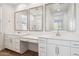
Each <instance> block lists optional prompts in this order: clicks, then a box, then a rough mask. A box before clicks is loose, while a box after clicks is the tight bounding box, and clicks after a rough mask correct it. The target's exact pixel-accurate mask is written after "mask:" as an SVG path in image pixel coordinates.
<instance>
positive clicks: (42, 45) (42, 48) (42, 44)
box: [38, 38, 46, 56]
mask: <svg viewBox="0 0 79 59" xmlns="http://www.w3.org/2000/svg"><path fill="white" fill-rule="evenodd" d="M38 51H39V52H38V53H39V56H46V39H42V38H39V40H38Z"/></svg>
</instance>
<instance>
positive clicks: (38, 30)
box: [29, 6, 43, 31]
mask: <svg viewBox="0 0 79 59" xmlns="http://www.w3.org/2000/svg"><path fill="white" fill-rule="evenodd" d="M39 7H41V8H42V15H41V16H42V18H41V19H42V23H41V24H42V26H41V30H31V29H30V10H31V9H35V8H39ZM29 31H43V6H36V7H33V8H29Z"/></svg>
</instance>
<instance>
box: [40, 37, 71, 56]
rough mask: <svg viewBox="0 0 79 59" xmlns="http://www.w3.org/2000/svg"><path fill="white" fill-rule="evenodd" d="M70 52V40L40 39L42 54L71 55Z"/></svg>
mask: <svg viewBox="0 0 79 59" xmlns="http://www.w3.org/2000/svg"><path fill="white" fill-rule="evenodd" d="M70 52H71V51H70V41H64V40H57V39H46V38H40V39H39V55H41V56H42V55H43V56H70V55H71V54H70Z"/></svg>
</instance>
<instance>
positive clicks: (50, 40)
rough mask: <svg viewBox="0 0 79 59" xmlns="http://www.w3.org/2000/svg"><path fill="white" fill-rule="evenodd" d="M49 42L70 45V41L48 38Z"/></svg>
mask: <svg viewBox="0 0 79 59" xmlns="http://www.w3.org/2000/svg"><path fill="white" fill-rule="evenodd" d="M47 44H57V45H64V46H70V41H64V40H55V39H54V40H53V39H48V40H47Z"/></svg>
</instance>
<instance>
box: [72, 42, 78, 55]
mask: <svg viewBox="0 0 79 59" xmlns="http://www.w3.org/2000/svg"><path fill="white" fill-rule="evenodd" d="M71 56H79V41H71Z"/></svg>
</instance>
